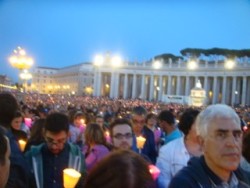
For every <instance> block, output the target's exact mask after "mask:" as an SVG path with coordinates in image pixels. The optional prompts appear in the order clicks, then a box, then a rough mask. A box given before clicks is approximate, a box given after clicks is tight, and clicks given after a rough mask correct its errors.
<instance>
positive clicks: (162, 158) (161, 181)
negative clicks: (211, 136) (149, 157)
mask: <svg viewBox="0 0 250 188" xmlns="http://www.w3.org/2000/svg"><path fill="white" fill-rule="evenodd" d="M198 114H199V111H198V110H194V109H187V110H185V111H184V113H183V114H182V115H181V116H180V122H179V129H180V130H181V131H182V132H183V133H184V137H180V138H177V139H175V140H173V141H171V142H169V143H168V144H165V145H164V146H162V147H161V148H160V153H159V156H158V158H157V162H156V166H157V167H158V168H159V169H160V171H161V173H160V176H159V178H158V187H159V188H165V187H168V184H169V182H170V180H171V179H172V177H173V176H174V175H175V174H176V173H177V172H178V171H179V170H181V169H182V168H183V167H184V166H187V162H188V160H189V159H190V158H191V157H193V156H197V157H198V156H200V155H201V154H202V151H201V146H200V143H199V140H198V136H197V132H196V129H195V119H196V117H197V115H198Z"/></svg>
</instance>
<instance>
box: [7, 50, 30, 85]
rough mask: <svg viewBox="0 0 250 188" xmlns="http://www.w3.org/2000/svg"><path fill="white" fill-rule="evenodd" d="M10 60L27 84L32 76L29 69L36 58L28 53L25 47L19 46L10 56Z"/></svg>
mask: <svg viewBox="0 0 250 188" xmlns="http://www.w3.org/2000/svg"><path fill="white" fill-rule="evenodd" d="M9 62H10V64H11V66H12V67H13V68H16V69H18V70H19V77H20V78H21V80H24V81H25V84H26V85H27V81H28V80H29V79H31V78H32V75H31V74H30V73H29V72H28V71H27V70H28V69H30V68H31V66H32V65H33V63H34V60H33V59H32V58H31V57H29V56H27V55H26V51H25V50H24V49H23V48H21V47H20V46H18V47H17V48H16V49H15V50H13V54H12V55H11V56H10V57H9Z"/></svg>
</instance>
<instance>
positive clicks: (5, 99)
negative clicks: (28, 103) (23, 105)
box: [0, 92, 18, 128]
mask: <svg viewBox="0 0 250 188" xmlns="http://www.w3.org/2000/svg"><path fill="white" fill-rule="evenodd" d="M17 110H18V103H17V100H16V98H15V97H14V96H13V95H12V94H11V93H8V92H2V93H0V125H2V126H4V127H5V128H10V123H11V121H12V119H13V118H14V117H15V113H16V111H17Z"/></svg>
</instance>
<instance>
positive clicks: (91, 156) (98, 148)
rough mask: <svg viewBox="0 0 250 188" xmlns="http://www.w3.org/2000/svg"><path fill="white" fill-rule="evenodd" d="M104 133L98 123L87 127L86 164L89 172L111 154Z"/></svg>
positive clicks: (84, 151)
mask: <svg viewBox="0 0 250 188" xmlns="http://www.w3.org/2000/svg"><path fill="white" fill-rule="evenodd" d="M104 134H105V133H104V131H103V130H102V128H101V127H100V125H99V124H97V123H91V124H89V125H87V127H86V130H85V134H84V136H85V144H86V145H85V148H84V150H83V153H84V155H85V163H86V168H87V171H90V169H92V168H93V167H94V166H95V165H96V164H97V163H98V162H99V161H100V160H101V159H102V158H104V157H105V156H106V155H108V154H109V152H110V151H109V146H108V144H107V141H106V138H105V135H104Z"/></svg>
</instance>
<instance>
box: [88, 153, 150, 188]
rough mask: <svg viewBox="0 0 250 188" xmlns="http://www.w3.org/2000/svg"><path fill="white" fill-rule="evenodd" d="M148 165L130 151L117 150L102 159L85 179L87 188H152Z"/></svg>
mask: <svg viewBox="0 0 250 188" xmlns="http://www.w3.org/2000/svg"><path fill="white" fill-rule="evenodd" d="M148 165H149V164H148V163H147V161H146V160H145V159H143V158H142V157H141V156H140V155H139V154H137V153H135V152H133V151H131V150H117V151H113V152H112V153H111V154H110V155H108V156H107V157H105V158H104V159H102V161H100V162H99V163H98V165H96V166H95V167H94V168H93V169H91V171H90V172H89V175H88V176H87V178H86V181H85V186H84V187H88V188H118V187H119V188H153V187H155V186H154V181H153V178H152V176H151V174H150V172H149V167H148Z"/></svg>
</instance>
